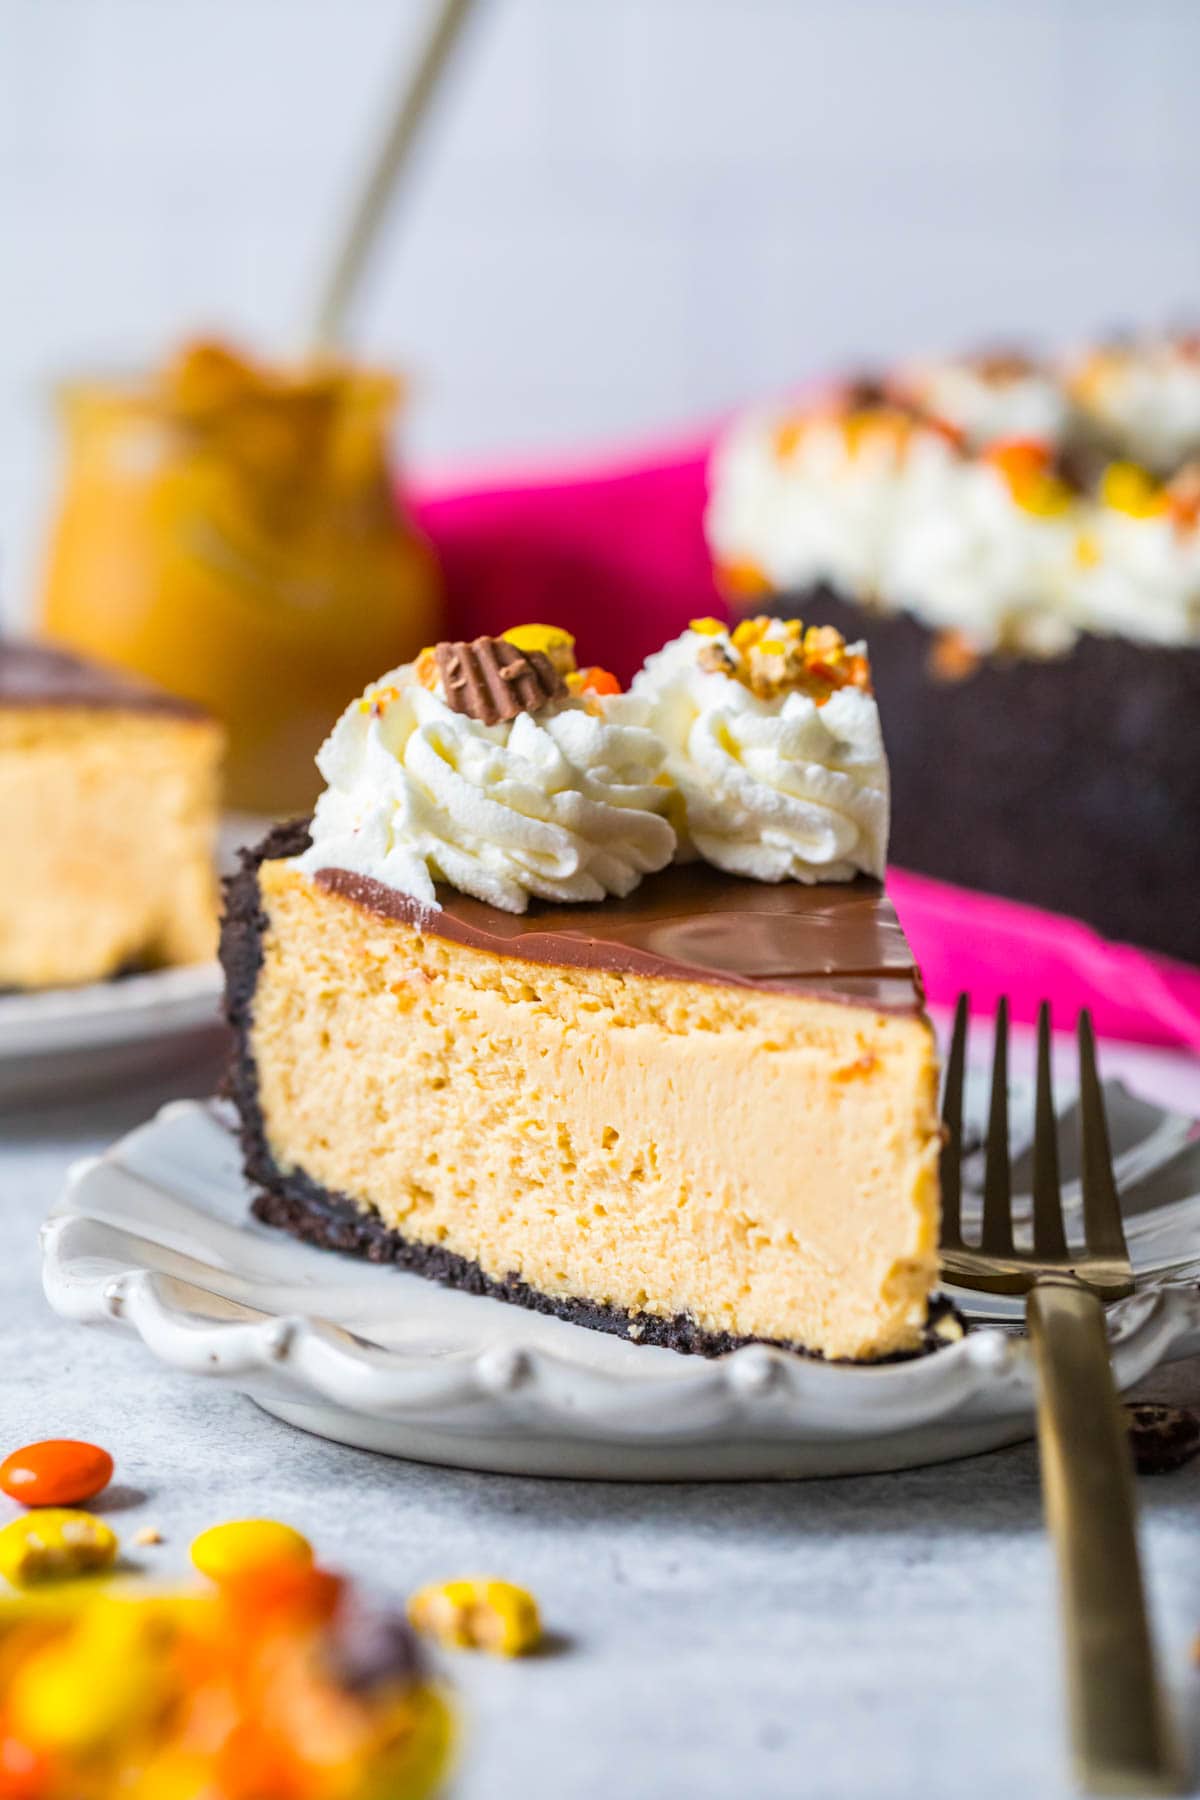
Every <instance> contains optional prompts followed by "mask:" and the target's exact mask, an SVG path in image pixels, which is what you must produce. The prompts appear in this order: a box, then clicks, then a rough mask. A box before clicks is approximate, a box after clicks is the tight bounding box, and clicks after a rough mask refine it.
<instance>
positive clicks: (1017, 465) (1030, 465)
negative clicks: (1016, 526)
mask: <svg viewBox="0 0 1200 1800" xmlns="http://www.w3.org/2000/svg"><path fill="white" fill-rule="evenodd" d="M984 460H985V461H986V462H990V463H991V464H992V466H993V468H995V469H996V470H997V471H998V472H999V474H1000V475H1001V476H1003V478H1004V480H1005V482H1006V483H1007V484H1008V491H1009V493H1010V494H1011V495H1012V497H1013V499H1014V500H1015V501H1016V503H1017V505H1018V506H1019V507H1020V508H1021V509H1022V511H1024V512H1027V513H1033V514H1034V515H1035V516H1036V517H1038V518H1041V519H1052V518H1056V517H1057V516H1058V515H1059V514H1060V513H1064V512H1067V511H1068V510H1069V508H1070V506H1071V501H1072V498H1073V496H1072V493H1071V490H1070V488H1069V487H1068V486H1067V484H1066V482H1065V481H1060V480H1059V478H1058V476H1057V475H1056V474H1055V473H1054V468H1053V463H1054V458H1053V453H1052V452H1051V450H1050V447H1049V445H1048V444H1044V443H1042V442H1041V440H1040V439H1038V438H1009V439H1007V440H1005V441H1004V442H1002V443H998V444H993V445H992V446H991V448H990V449H989V450H987V451H985V453H984Z"/></svg>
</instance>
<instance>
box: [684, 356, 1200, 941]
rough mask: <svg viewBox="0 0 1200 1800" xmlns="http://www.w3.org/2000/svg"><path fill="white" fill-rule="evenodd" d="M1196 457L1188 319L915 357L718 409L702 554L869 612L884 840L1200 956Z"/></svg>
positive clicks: (906, 856)
mask: <svg viewBox="0 0 1200 1800" xmlns="http://www.w3.org/2000/svg"><path fill="white" fill-rule="evenodd" d="M1198 458H1200V343H1198V342H1197V341H1196V340H1195V339H1192V338H1176V339H1166V340H1154V341H1151V342H1148V343H1142V344H1138V343H1133V344H1126V345H1122V346H1106V347H1102V348H1100V349H1097V350H1095V351H1094V352H1092V353H1090V354H1089V355H1088V356H1086V357H1084V358H1082V359H1080V360H1079V361H1078V362H1074V363H1071V364H1070V365H1068V366H1065V367H1051V366H1048V365H1040V364H1038V363H1035V362H1033V361H1031V360H1030V359H1028V358H1025V357H1021V356H1014V355H1004V356H990V357H977V358H960V359H957V360H953V359H952V360H947V361H943V362H938V363H929V364H925V365H922V366H920V367H913V368H909V369H901V370H897V371H895V372H893V373H892V374H891V375H889V376H888V377H887V378H885V379H884V380H883V381H881V382H877V383H869V384H862V383H859V384H853V385H851V386H849V387H847V388H845V389H843V390H840V391H838V392H835V393H833V394H830V395H828V396H826V397H824V398H822V399H820V400H818V401H816V402H814V403H811V404H805V405H801V406H786V405H785V406H782V407H778V408H772V409H767V410H766V411H764V412H761V413H757V414H754V415H748V416H747V417H745V418H744V419H742V420H740V421H738V422H737V423H736V424H735V425H734V427H733V428H732V429H731V431H730V432H729V434H728V435H727V437H726V438H725V440H724V441H723V443H722V444H721V445H720V446H719V448H718V451H717V453H716V456H715V457H714V460H713V464H712V470H711V482H710V489H711V491H710V504H709V513H708V531H709V539H710V543H711V546H712V551H713V555H714V559H715V561H716V564H717V567H718V572H719V574H720V576H721V579H722V580H723V582H724V585H725V587H726V588H727V590H728V592H729V593H730V596H731V599H732V601H733V605H734V608H735V611H741V610H743V609H746V610H749V611H750V612H755V611H760V610H762V608H763V607H764V606H769V607H770V608H771V610H773V611H776V612H778V613H779V614H781V615H784V616H792V615H799V616H803V617H809V616H817V617H819V618H821V619H823V620H826V621H827V622H828V623H830V624H832V625H834V626H836V627H837V628H838V629H839V630H840V631H842V632H843V633H844V634H845V635H846V636H848V637H856V636H858V635H860V634H861V633H864V632H865V633H867V634H869V637H870V642H871V657H872V664H873V668H874V671H875V675H876V679H877V682H878V687H879V692H880V709H881V713H882V716H883V722H884V727H885V731H886V735H887V741H888V749H889V755H890V762H891V771H892V781H893V830H892V854H893V856H894V857H895V860H896V861H897V863H899V864H901V865H904V866H906V867H908V868H912V869H916V870H920V871H923V872H925V873H927V874H930V875H934V876H938V877H940V878H942V879H945V880H949V881H953V882H957V883H961V884H963V885H965V886H968V887H976V888H981V889H984V890H986V891H988V892H992V893H996V894H1001V895H1005V896H1008V897H1010V898H1012V899H1016V900H1022V901H1027V902H1031V903H1033V904H1035V905H1038V906H1043V907H1048V908H1051V909H1053V910H1056V911H1060V912H1064V913H1070V914H1074V915H1075V916H1076V917H1078V918H1081V919H1083V920H1086V921H1087V922H1088V923H1090V924H1091V925H1093V926H1095V927H1096V928H1097V929H1098V930H1100V931H1102V932H1104V933H1105V934H1106V935H1108V936H1111V937H1115V938H1119V939H1125V940H1128V941H1131V942H1133V943H1136V944H1140V945H1143V946H1145V947H1147V948H1150V949H1155V950H1160V951H1166V952H1168V953H1170V954H1173V955H1175V956H1178V957H1182V958H1185V959H1188V960H1190V961H1197V962H1200V906H1197V904H1196V900H1195V895H1196V892H1197V889H1198V888H1200V735H1198V733H1200V726H1198V725H1197V720H1200V461H1198V460H1197V459H1198ZM934 791H936V793H937V796H938V805H937V806H932V805H931V804H930V797H931V794H932V793H933V792H934Z"/></svg>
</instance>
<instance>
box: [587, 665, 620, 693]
mask: <svg viewBox="0 0 1200 1800" xmlns="http://www.w3.org/2000/svg"><path fill="white" fill-rule="evenodd" d="M579 685H580V688H581V689H582V690H583V692H584V693H585V694H619V693H620V692H621V684H620V682H619V681H618V680H617V678H616V676H615V675H612V674H610V673H609V671H608V670H607V669H601V668H596V667H593V668H590V669H580V671H579Z"/></svg>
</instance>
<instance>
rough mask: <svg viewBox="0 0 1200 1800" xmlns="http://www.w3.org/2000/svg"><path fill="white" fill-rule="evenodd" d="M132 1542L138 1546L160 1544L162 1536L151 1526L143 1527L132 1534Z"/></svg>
mask: <svg viewBox="0 0 1200 1800" xmlns="http://www.w3.org/2000/svg"><path fill="white" fill-rule="evenodd" d="M133 1541H134V1543H135V1544H138V1545H140V1546H144V1545H148V1544H161V1543H162V1541H163V1534H162V1532H161V1531H159V1530H158V1529H157V1528H156V1527H155V1526H153V1525H143V1526H142V1527H141V1529H140V1530H138V1531H135V1532H134V1534H133Z"/></svg>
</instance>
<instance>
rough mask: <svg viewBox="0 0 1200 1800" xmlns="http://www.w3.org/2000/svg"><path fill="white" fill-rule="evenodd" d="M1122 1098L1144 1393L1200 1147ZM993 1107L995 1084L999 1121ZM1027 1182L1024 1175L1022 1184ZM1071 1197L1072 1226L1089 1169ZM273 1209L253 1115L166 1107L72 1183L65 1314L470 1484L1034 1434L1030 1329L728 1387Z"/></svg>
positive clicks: (829, 1457) (726, 1369)
mask: <svg viewBox="0 0 1200 1800" xmlns="http://www.w3.org/2000/svg"><path fill="white" fill-rule="evenodd" d="M1106 1095H1107V1100H1108V1107H1109V1117H1110V1128H1111V1132H1112V1137H1113V1143H1114V1149H1115V1152H1116V1155H1117V1173H1118V1181H1119V1184H1120V1187H1121V1190H1122V1197H1123V1203H1124V1205H1125V1208H1126V1213H1127V1218H1128V1230H1129V1239H1130V1249H1131V1253H1132V1255H1133V1258H1134V1263H1135V1267H1136V1268H1137V1270H1138V1275H1139V1291H1138V1292H1137V1293H1136V1294H1135V1295H1134V1296H1132V1298H1131V1299H1129V1300H1127V1301H1124V1302H1122V1303H1121V1304H1120V1305H1119V1306H1117V1307H1114V1308H1113V1309H1112V1310H1111V1312H1110V1315H1109V1318H1110V1326H1111V1335H1112V1342H1113V1357H1114V1364H1115V1367H1116V1372H1117V1378H1118V1380H1119V1382H1120V1384H1121V1385H1122V1387H1127V1386H1129V1385H1131V1384H1132V1383H1134V1382H1136V1381H1139V1380H1141V1379H1142V1378H1143V1377H1144V1376H1145V1375H1146V1374H1147V1373H1148V1372H1149V1371H1150V1370H1151V1369H1152V1368H1154V1367H1155V1366H1156V1365H1157V1364H1158V1363H1160V1362H1162V1361H1164V1360H1166V1359H1167V1358H1170V1357H1174V1356H1180V1355H1185V1354H1187V1353H1189V1352H1190V1351H1193V1350H1198V1349H1200V1293H1198V1291H1197V1287H1196V1283H1197V1282H1198V1281H1200V1135H1198V1133H1197V1128H1196V1126H1195V1124H1194V1122H1193V1121H1192V1120H1191V1119H1190V1118H1188V1117H1187V1116H1186V1115H1184V1114H1182V1113H1171V1112H1167V1111H1164V1110H1163V1109H1162V1108H1161V1107H1157V1106H1152V1105H1149V1104H1148V1103H1146V1102H1145V1101H1142V1100H1139V1099H1137V1098H1136V1097H1135V1096H1133V1095H1132V1094H1130V1093H1129V1092H1128V1091H1127V1090H1126V1089H1125V1088H1123V1087H1121V1086H1119V1085H1117V1084H1109V1086H1108V1088H1107V1089H1106ZM981 1100H982V1090H981V1086H980V1084H978V1083H976V1084H975V1086H974V1088H973V1090H972V1091H971V1094H970V1095H969V1100H968V1105H969V1109H971V1110H973V1111H974V1112H975V1115H976V1116H977V1117H978V1116H979V1114H978V1108H979V1105H980V1103H981ZM1021 1169H1022V1161H1021V1158H1020V1157H1019V1156H1018V1157H1017V1159H1016V1162H1015V1170H1016V1175H1017V1177H1018V1179H1019V1177H1020V1173H1021ZM969 1178H970V1171H969V1170H968V1181H969ZM1064 1178H1065V1180H1066V1181H1067V1183H1068V1187H1067V1200H1068V1206H1070V1205H1071V1204H1072V1203H1073V1202H1074V1203H1077V1200H1078V1193H1077V1187H1076V1185H1075V1184H1074V1183H1073V1180H1072V1170H1071V1167H1070V1162H1069V1158H1068V1159H1066V1161H1065V1163H1064ZM249 1198H250V1196H249V1192H248V1190H247V1188H246V1185H245V1183H244V1181H243V1179H242V1175H241V1171H240V1158H239V1153H238V1147H237V1143H236V1139H235V1137H234V1134H233V1120H232V1116H231V1114H230V1113H229V1112H228V1111H227V1110H226V1109H225V1108H224V1107H223V1106H222V1105H220V1104H219V1103H216V1102H204V1103H201V1102H194V1101H179V1102H176V1103H174V1104H173V1105H171V1106H168V1107H166V1108H165V1109H164V1110H163V1111H162V1112H161V1113H160V1114H159V1115H158V1117H157V1118H155V1119H153V1120H151V1122H150V1123H149V1124H147V1125H144V1126H142V1127H141V1128H140V1129H139V1130H137V1131H134V1132H132V1133H131V1134H130V1135H129V1136H128V1137H125V1138H123V1139H121V1140H120V1142H118V1143H117V1144H115V1145H114V1146H113V1147H112V1149H111V1150H109V1151H108V1152H107V1153H106V1154H105V1155H104V1156H102V1157H98V1158H94V1159H91V1160H89V1161H87V1162H85V1163H82V1164H80V1165H78V1166H77V1167H76V1168H75V1170H74V1171H73V1172H72V1174H71V1176H70V1178H69V1182H68V1186H67V1190H66V1193H65V1194H64V1196H63V1198H62V1200H61V1201H60V1203H59V1205H58V1207H57V1208H56V1209H55V1212H54V1213H53V1214H52V1216H51V1218H50V1219H49V1220H48V1222H47V1224H46V1227H45V1230H44V1239H43V1280H44V1284H45V1289H46V1293H47V1296H48V1298H49V1300H50V1303H51V1305H52V1306H53V1307H54V1308H55V1310H56V1311H57V1312H58V1313H60V1314H61V1315H62V1316H63V1317H65V1318H68V1319H73V1320H76V1321H78V1322H80V1323H82V1324H88V1325H96V1326H103V1327H108V1328H115V1329H120V1330H124V1331H131V1332H133V1333H135V1334H136V1335H137V1337H138V1338H139V1339H140V1340H141V1343H142V1345H143V1346H144V1348H145V1350H146V1352H147V1353H148V1354H149V1355H152V1356H154V1357H156V1358H157V1359H158V1360H159V1361H161V1362H163V1363H166V1364H169V1365H170V1366H171V1367H173V1368H176V1369H178V1370H179V1371H181V1373H184V1372H186V1373H188V1374H191V1375H193V1376H199V1377H202V1378H205V1379H207V1380H210V1381H219V1382H223V1383H225V1384H227V1385H229V1386H230V1387H232V1388H234V1389H236V1390H238V1391H239V1392H241V1393H244V1394H247V1395H249V1396H250V1398H251V1399H253V1400H255V1401H256V1402H257V1403H258V1404H259V1405H260V1406H261V1407H263V1408H264V1409H265V1410H266V1411H268V1412H270V1413H273V1414H275V1415H276V1416H277V1417H278V1418H281V1419H284V1420H286V1421H288V1422H289V1423H291V1424H294V1425H298V1426H302V1427H303V1428H304V1429H306V1430H308V1431H312V1432H316V1433H318V1434H320V1435H321V1436H324V1437H329V1438H332V1439H334V1440H336V1441H339V1442H342V1443H346V1444H352V1445H358V1446H361V1447H364V1448H367V1449H371V1450H378V1451H384V1452H386V1453H388V1454H391V1455H395V1456H405V1457H411V1458H415V1459H417V1460H419V1461H424V1462H435V1463H446V1464H451V1465H454V1466H457V1467H460V1468H471V1469H483V1470H497V1471H502V1472H506V1473H513V1474H528V1475H559V1476H583V1477H591V1478H602V1479H610V1480H680V1479H718V1480H720V1479H734V1480H751V1479H758V1478H762V1477H802V1476H817V1475H834V1474H852V1473H864V1472H868V1471H874V1470H881V1469H897V1468H906V1467H912V1466H915V1465H917V1464H920V1463H928V1462H940V1461H946V1460H948V1459H951V1458H954V1457H959V1456H969V1455H972V1454H975V1453H977V1452H979V1451H982V1450H987V1449H991V1448H994V1447H996V1446H999V1445H1001V1444H1007V1443H1013V1442H1016V1441H1018V1440H1019V1439H1021V1438H1025V1437H1028V1436H1029V1435H1031V1433H1032V1430H1033V1382H1032V1372H1031V1368H1030V1364H1029V1360H1028V1356H1027V1351H1026V1346H1025V1344H1024V1342H1023V1340H1022V1339H1020V1338H1019V1337H1018V1336H1016V1335H1014V1334H1013V1332H1012V1331H1011V1329H1010V1326H1009V1320H1011V1317H1012V1312H1013V1309H1012V1307H1011V1304H1001V1305H999V1306H998V1307H997V1308H996V1309H995V1314H994V1317H995V1320H996V1322H995V1323H991V1324H985V1325H982V1326H980V1327H979V1328H978V1329H973V1330H972V1331H971V1332H970V1333H968V1335H967V1336H966V1337H965V1338H964V1339H962V1340H960V1341H958V1342H956V1343H952V1344H948V1345H947V1346H946V1347H945V1348H943V1349H941V1350H938V1351H936V1352H935V1353H934V1354H932V1355H929V1356H925V1357H920V1358H916V1359H914V1360H912V1361H908V1362H899V1363H891V1364H885V1365H876V1366H873V1367H872V1366H855V1365H845V1364H833V1363H824V1362H821V1361H818V1360H815V1359H810V1358H803V1357H798V1356H793V1355H789V1354H788V1353H786V1352H784V1351H780V1350H772V1349H769V1348H767V1347H765V1346H763V1345H751V1346H747V1347H746V1348H744V1349H741V1350H737V1351H734V1352H733V1353H732V1354H731V1355H729V1356H726V1357H723V1358H720V1359H718V1360H715V1361H709V1360H706V1359H703V1358H700V1357H687V1356H679V1355H677V1354H676V1353H674V1352H673V1351H669V1350H659V1349H655V1348H653V1347H650V1346H645V1345H637V1344H632V1343H629V1342H627V1341H626V1340H624V1339H620V1338H616V1337H609V1336H607V1335H605V1334H603V1333H601V1332H595V1331H589V1330H586V1329H584V1328H581V1327H579V1326H575V1325H570V1324H567V1323H564V1322H563V1321H562V1320H559V1319H554V1318H543V1317H541V1316H540V1315H538V1314H534V1313H530V1312H526V1311H524V1310H523V1309H521V1308H519V1307H515V1306H508V1305H505V1304H503V1303H501V1302H500V1301H497V1300H494V1299H490V1298H481V1297H477V1296H474V1295H469V1294H463V1293H458V1292H455V1291H453V1290H449V1289H444V1288H440V1287H438V1286H436V1285H435V1284H433V1283H431V1282H428V1281H424V1280H422V1279H421V1278H420V1277H418V1276H416V1275H410V1274H407V1273H403V1272H401V1271H399V1270H396V1269H393V1268H389V1267H376V1266H374V1265H372V1264H369V1263H364V1262H360V1261H358V1260H356V1259H353V1258H349V1257H340V1256H336V1255H333V1254H331V1253H330V1252H328V1251H322V1250H316V1249H312V1248H310V1247H308V1246H306V1245H303V1244H300V1243H298V1242H296V1241H294V1240H293V1239H292V1238H290V1237H287V1236H286V1235H284V1234H282V1233H279V1232H276V1231H273V1230H271V1229H269V1228H267V1227H265V1226H262V1225H259V1224H258V1223H257V1222H255V1221H254V1220H253V1219H252V1218H251V1217H250V1216H249V1213H248V1210H247V1208H248V1202H249ZM956 1298H958V1299H959V1301H960V1304H962V1305H964V1307H965V1308H967V1309H970V1308H973V1307H974V1305H975V1303H976V1300H977V1297H976V1296H966V1295H960V1296H956ZM1006 1315H1007V1316H1006Z"/></svg>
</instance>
